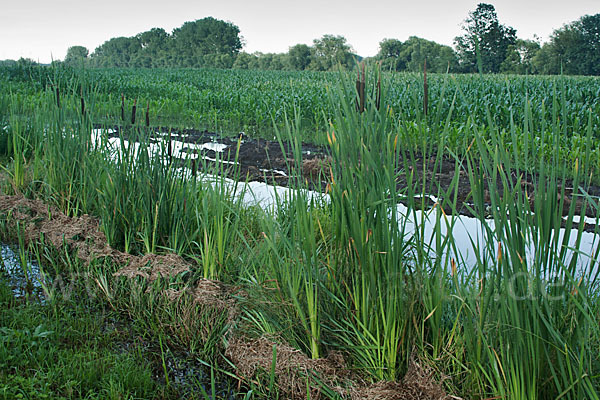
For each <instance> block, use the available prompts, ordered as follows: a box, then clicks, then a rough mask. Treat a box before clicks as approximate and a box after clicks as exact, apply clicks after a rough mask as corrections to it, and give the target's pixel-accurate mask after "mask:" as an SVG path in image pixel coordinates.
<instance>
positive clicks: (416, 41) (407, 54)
mask: <svg viewBox="0 0 600 400" xmlns="http://www.w3.org/2000/svg"><path fill="white" fill-rule="evenodd" d="M376 59H378V60H381V61H382V66H383V68H387V69H390V68H391V69H392V70H395V71H403V70H409V71H414V72H417V71H422V70H423V64H424V62H425V59H427V69H428V70H429V71H431V72H446V71H447V70H448V67H450V69H452V70H454V69H456V67H457V65H458V62H457V59H456V54H455V53H454V50H452V48H451V47H449V46H444V45H441V44H439V43H436V42H433V41H431V40H426V39H422V38H419V37H416V36H411V37H409V38H408V40H407V41H406V42H404V43H402V42H401V41H399V40H397V39H384V40H383V41H381V43H379V53H378V54H377V56H376Z"/></svg>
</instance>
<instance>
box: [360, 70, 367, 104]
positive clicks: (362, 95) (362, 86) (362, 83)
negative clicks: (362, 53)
mask: <svg viewBox="0 0 600 400" xmlns="http://www.w3.org/2000/svg"><path fill="white" fill-rule="evenodd" d="M361 70H362V80H361V81H360V112H361V113H362V112H363V111H365V81H366V79H367V78H366V74H365V63H362V65H361Z"/></svg>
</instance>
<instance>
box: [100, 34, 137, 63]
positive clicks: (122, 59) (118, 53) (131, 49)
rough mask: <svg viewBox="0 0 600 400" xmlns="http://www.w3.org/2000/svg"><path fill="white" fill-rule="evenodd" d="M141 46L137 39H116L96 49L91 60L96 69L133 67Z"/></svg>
mask: <svg viewBox="0 0 600 400" xmlns="http://www.w3.org/2000/svg"><path fill="white" fill-rule="evenodd" d="M141 49H142V46H141V45H140V42H139V40H138V39H137V38H135V37H133V38H131V37H129V38H128V37H117V38H113V39H110V40H108V41H106V42H104V43H103V44H102V45H101V46H99V47H97V48H96V50H95V51H94V53H93V54H92V57H91V60H92V63H93V65H94V66H97V67H121V68H123V67H134V66H135V64H134V63H133V61H134V60H135V59H136V57H137V56H138V53H139V52H140V51H141Z"/></svg>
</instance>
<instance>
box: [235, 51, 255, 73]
mask: <svg viewBox="0 0 600 400" xmlns="http://www.w3.org/2000/svg"><path fill="white" fill-rule="evenodd" d="M257 63H258V60H257V57H256V55H254V54H248V53H246V52H242V53H239V54H238V55H237V57H236V58H235V62H234V63H233V68H234V69H254V66H255V65H257Z"/></svg>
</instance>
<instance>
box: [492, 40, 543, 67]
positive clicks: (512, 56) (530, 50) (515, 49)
mask: <svg viewBox="0 0 600 400" xmlns="http://www.w3.org/2000/svg"><path fill="white" fill-rule="evenodd" d="M539 51H540V44H539V42H536V41H534V40H523V39H518V40H517V42H516V43H515V44H511V45H510V46H508V49H507V51H506V58H505V59H504V61H503V62H502V64H500V72H504V73H509V74H521V75H523V74H533V73H536V72H537V70H536V68H535V67H534V65H533V58H534V57H535V55H536V54H537V53H538V52H539Z"/></svg>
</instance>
